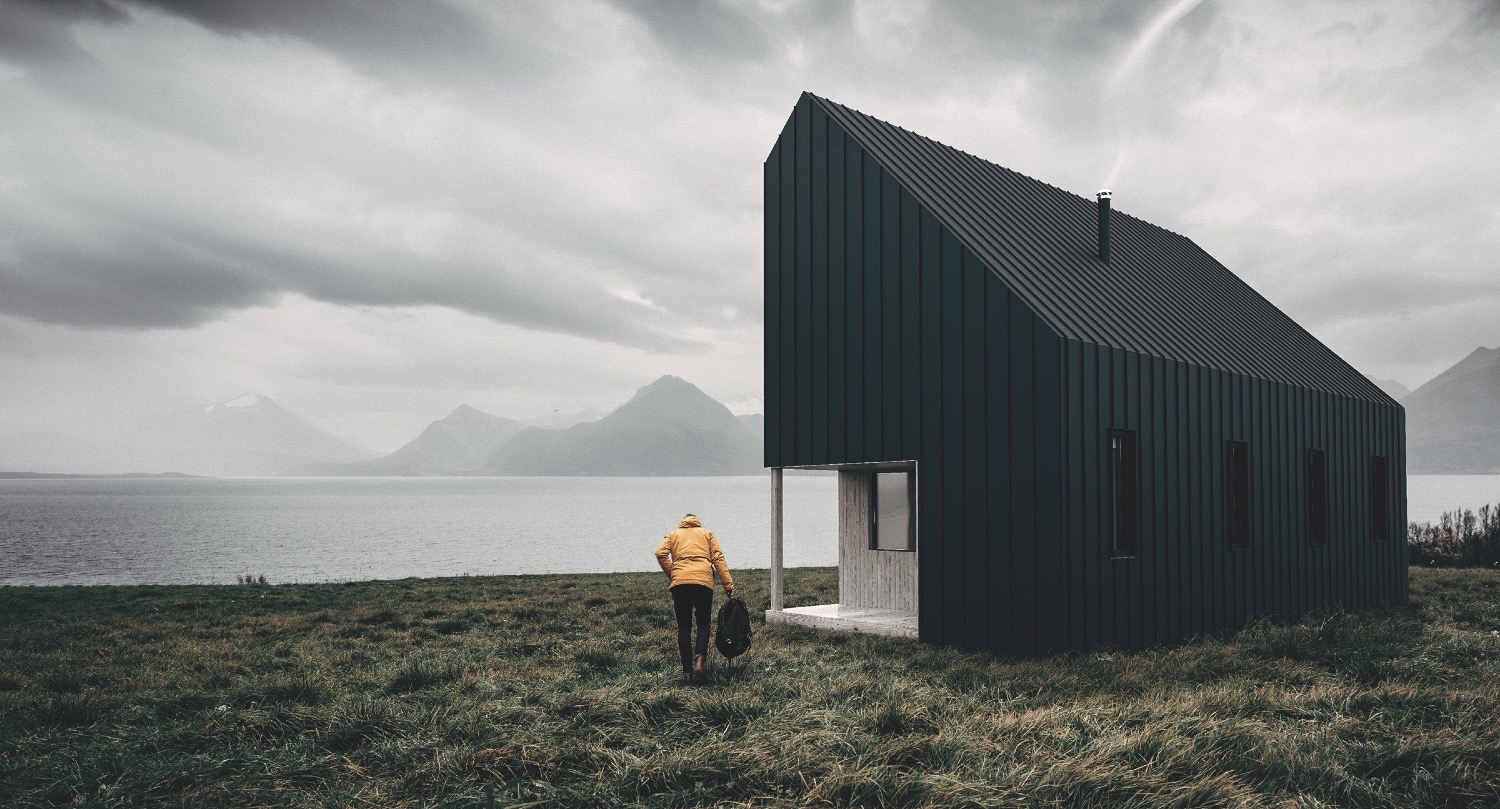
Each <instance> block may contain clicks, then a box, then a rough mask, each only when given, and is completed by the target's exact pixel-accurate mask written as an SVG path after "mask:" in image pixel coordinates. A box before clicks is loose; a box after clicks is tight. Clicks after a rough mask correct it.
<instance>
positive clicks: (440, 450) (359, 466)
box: [301, 405, 526, 477]
mask: <svg viewBox="0 0 1500 809" xmlns="http://www.w3.org/2000/svg"><path fill="white" fill-rule="evenodd" d="M525 429H526V425H525V424H522V423H521V422H519V421H515V420H513V419H507V418H503V417H501V416H492V415H490V414H489V413H485V412H483V411H480V410H475V409H474V408H472V407H469V406H468V405H460V406H459V407H457V408H456V409H454V411H453V412H452V413H449V414H448V415H446V416H444V417H443V418H441V419H438V420H437V421H434V422H433V423H431V424H429V425H427V428H426V429H424V430H423V431H422V433H421V434H420V435H418V436H417V437H416V438H413V439H412V440H411V441H408V442H407V443H406V444H405V445H403V446H402V447H401V448H400V449H397V450H396V451H395V452H392V453H391V454H389V455H386V456H384V457H381V458H374V459H372V460H368V461H358V462H355V463H341V464H317V465H314V466H310V467H307V468H305V469H302V470H301V472H302V473H303V474H308V475H350V476H355V475H368V476H392V477H401V476H417V475H463V474H472V473H474V472H476V471H479V470H481V469H483V468H484V467H485V465H486V464H488V463H489V459H490V456H491V455H493V454H494V453H495V450H497V449H499V448H500V447H501V446H502V445H504V444H505V442H507V441H509V440H510V439H512V438H514V437H515V436H516V435H517V434H519V433H520V432H521V431H522V430H525Z"/></svg>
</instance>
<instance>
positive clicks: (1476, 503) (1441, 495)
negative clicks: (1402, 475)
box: [1406, 475, 1500, 522]
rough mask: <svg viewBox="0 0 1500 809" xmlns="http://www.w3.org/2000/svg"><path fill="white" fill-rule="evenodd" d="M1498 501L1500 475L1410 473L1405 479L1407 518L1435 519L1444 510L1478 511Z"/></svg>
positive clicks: (1421, 520) (1499, 501) (1414, 519)
mask: <svg viewBox="0 0 1500 809" xmlns="http://www.w3.org/2000/svg"><path fill="white" fill-rule="evenodd" d="M1495 503H1500V475H1410V476H1408V477H1407V478H1406V518H1407V519H1408V520H1410V521H1412V522H1437V519H1438V517H1440V516H1442V514H1443V512H1445V511H1454V510H1456V509H1460V508H1467V509H1472V510H1474V511H1478V510H1479V507H1480V506H1483V505H1493V504H1495Z"/></svg>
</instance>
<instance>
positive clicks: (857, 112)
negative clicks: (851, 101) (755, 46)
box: [803, 90, 1192, 241]
mask: <svg viewBox="0 0 1500 809" xmlns="http://www.w3.org/2000/svg"><path fill="white" fill-rule="evenodd" d="M803 92H805V93H807V95H808V97H809V98H812V99H814V100H815V101H818V102H820V103H823V104H832V105H834V106H835V107H839V108H841V109H845V110H848V111H849V112H852V113H854V114H855V115H863V116H864V117H866V118H869V119H871V120H874V121H879V122H880V123H882V124H884V125H886V126H889V127H894V128H896V129H899V130H901V131H902V132H905V133H907V134H908V135H911V136H912V137H915V138H921V139H922V140H925V141H931V142H932V143H934V144H936V145H938V146H940V147H942V148H944V149H951V150H953V151H955V152H958V153H959V154H961V155H964V156H966V157H971V158H973V159H975V160H978V161H981V162H984V163H988V164H990V165H991V166H995V167H996V168H999V169H1002V170H1004V171H1008V172H1010V173H1012V174H1015V175H1016V176H1018V177H1024V178H1026V179H1027V180H1030V181H1031V182H1034V183H1036V184H1038V185H1043V186H1046V187H1047V188H1051V189H1053V190H1054V191H1059V192H1061V193H1064V194H1068V195H1070V196H1074V197H1077V198H1078V199H1081V200H1083V201H1084V202H1091V201H1092V200H1090V199H1089V198H1088V197H1086V196H1084V195H1082V194H1079V193H1076V192H1073V191H1069V190H1068V189H1066V188H1063V187H1062V186H1058V185H1053V184H1052V183H1049V182H1047V181H1046V180H1041V179H1038V178H1036V177H1033V176H1031V175H1030V174H1027V173H1026V172H1024V171H1017V170H1016V169H1013V168H1010V167H1009V166H1002V165H1000V164H999V163H996V162H995V161H993V160H987V159H985V158H983V157H980V156H979V155H977V154H974V153H973V152H967V151H964V150H963V149H960V148H958V147H957V146H953V145H951V144H947V143H943V142H942V141H940V140H938V139H936V138H930V137H928V136H926V135H923V134H922V133H920V132H915V131H912V130H910V129H907V128H906V127H904V126H902V125H900V124H897V123H892V122H890V121H887V120H885V119H884V118H880V117H878V116H874V115H871V114H870V113H868V112H865V111H863V110H858V109H855V108H854V107H851V106H849V105H847V104H840V103H839V102H837V101H834V100H833V99H831V98H824V97H823V96H820V95H818V94H816V93H812V92H808V91H806V90H804V91H803ZM1110 210H1111V211H1112V212H1113V213H1115V214H1117V215H1119V216H1123V217H1126V218H1128V219H1134V220H1135V221H1137V222H1140V223H1141V224H1143V225H1147V226H1149V227H1153V228H1156V229H1157V230H1160V231H1163V232H1166V233H1170V234H1172V235H1173V236H1176V237H1177V238H1179V239H1187V240H1188V241H1192V239H1191V238H1189V237H1188V236H1187V235H1185V234H1182V233H1178V232H1177V231H1175V230H1172V229H1171V228H1168V227H1162V226H1161V225H1158V224H1156V223H1155V222H1150V221H1147V220H1145V219H1142V218H1140V217H1139V216H1136V215H1135V214H1129V213H1125V212H1124V211H1122V210H1120V209H1119V208H1114V207H1113V206H1111V209H1110Z"/></svg>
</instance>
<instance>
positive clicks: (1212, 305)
mask: <svg viewBox="0 0 1500 809" xmlns="http://www.w3.org/2000/svg"><path fill="white" fill-rule="evenodd" d="M1109 204H1110V203H1109V197H1108V195H1107V193H1105V192H1101V197H1100V198H1099V199H1097V200H1094V199H1087V198H1084V197H1080V196H1078V195H1076V194H1072V193H1069V192H1067V191H1063V190H1061V189H1059V188H1054V187H1053V186H1050V185H1047V184H1046V183H1042V182H1038V181H1037V180H1033V179H1031V178H1030V177H1026V176H1024V175H1021V174H1018V173H1016V172H1014V171H1010V170H1009V169H1005V168H1002V167H1000V166H998V165H995V164H993V163H989V162H987V161H985V160H981V159H979V158H977V157H974V156H973V155H969V154H966V153H964V152H961V151H959V150H957V149H954V148H951V147H948V146H944V145H943V144H940V143H937V142H935V141H932V140H929V139H927V138H923V137H921V136H919V135H916V134H914V133H911V132H908V131H906V130H905V129H902V128H900V127H897V126H893V125H891V124H888V123H885V122H883V121H880V120H877V119H875V118H872V117H870V116H868V115H864V114H862V113H859V112H856V111H854V110H851V109H849V108H847V107H843V106H840V105H838V104H835V103H833V102H831V101H828V100H827V99H823V98H819V97H817V96H814V95H811V94H806V93H804V94H803V95H802V97H801V98H800V99H798V101H797V106H796V109H795V111H794V112H793V113H792V116H791V118H790V120H788V121H787V123H786V127H785V128H784V129H783V130H782V132H781V136H780V137H779V139H778V140H777V143H776V145H775V147H774V148H773V149H772V150H771V154H770V157H769V158H767V160H766V163H765V296H766V297H765V402H766V433H765V435H766V439H765V464H766V466H768V467H770V468H771V469H772V473H773V484H774V492H775V493H774V494H773V510H774V511H775V512H776V514H775V522H774V526H775V549H774V550H775V562H774V566H775V569H774V570H773V594H772V603H771V610H770V611H769V612H768V613H767V619H768V620H773V621H786V622H793V623H804V624H809V625H814V626H825V627H829V628H836V629H846V630H852V631H867V632H877V633H882V634H895V635H905V636H917V637H920V638H921V639H922V640H924V641H929V642H934V643H944V644H954V645H958V646H962V647H968V648H985V649H992V650H996V651H1000V652H1010V653H1018V654H1027V653H1034V652H1048V651H1053V650H1064V649H1079V650H1083V649H1090V648H1093V647H1096V646H1100V645H1106V646H1116V647H1127V648H1138V647H1141V646H1145V645H1149V644H1154V643H1172V642H1176V641H1179V640H1181V639H1183V638H1187V637H1189V636H1192V635H1194V634H1197V633H1201V632H1208V631H1213V630H1220V629H1231V628H1236V627H1240V626H1242V625H1244V624H1245V623H1246V621H1248V620H1249V619H1251V618H1253V617H1255V616H1284V617H1289V618H1290V617H1296V616H1298V615H1301V614H1303V613H1306V612H1308V611H1309V610H1315V609H1324V608H1329V607H1333V606H1336V605H1338V606H1345V607H1355V608H1359V607H1367V606H1371V605H1374V604H1379V603H1386V602H1393V601H1403V600H1405V598H1406V595H1407V575H1406V553H1405V547H1404V536H1405V525H1406V486H1405V484H1406V452H1405V439H1404V436H1405V427H1404V418H1405V416H1404V412H1403V410H1402V408H1401V406H1400V405H1398V404H1397V403H1396V402H1395V401H1394V400H1393V399H1391V398H1390V397H1389V396H1387V395H1386V394H1385V393H1383V392H1382V391H1381V390H1380V389H1379V388H1377V387H1376V386H1375V385H1374V384H1373V383H1371V382H1370V381H1369V380H1368V379H1366V378H1365V377H1364V376H1363V375H1362V374H1360V373H1359V372H1358V371H1356V370H1355V369H1354V368H1353V367H1351V366H1350V365H1349V364H1348V363H1346V362H1344V361H1343V360H1342V359H1340V358H1339V357H1338V356H1337V355H1336V354H1334V353H1333V352H1332V351H1331V350H1329V349H1328V348H1327V347H1326V346H1324V345H1323V344H1322V343H1321V342H1319V341H1318V340H1317V339H1316V338H1315V337H1313V336H1312V335H1311V334H1309V333H1308V332H1307V331H1306V330H1305V329H1303V328H1302V327H1300V326H1298V325H1297V324H1296V323H1295V322H1294V321H1292V320H1291V318H1289V317H1287V316H1286V315H1285V314H1283V313H1282V312H1281V311H1280V310H1279V309H1277V308H1276V307H1275V306H1273V305H1272V304H1271V303H1270V302H1269V301H1267V300H1266V299H1265V298H1263V297H1261V296H1260V295H1259V294H1257V293H1256V292H1255V290H1253V289H1251V288H1250V287H1249V286H1247V285H1246V284H1245V283H1244V282H1243V281H1241V280H1240V279H1239V278H1238V277H1236V276H1235V275H1234V274H1233V273H1231V272H1230V271H1229V270H1228V269H1226V268H1225V267H1224V266H1223V265H1221V264H1220V263H1219V262H1217V261H1215V260H1214V259H1213V257H1212V256H1209V255H1208V254H1207V253H1205V252H1204V251H1203V250H1201V249H1200V248H1199V247H1198V246H1197V245H1196V244H1194V243H1193V242H1192V241H1191V240H1190V239H1188V238H1186V237H1183V236H1180V235H1178V234H1176V233H1172V232H1170V231H1168V230H1165V229H1163V228H1160V227H1157V226H1155V225H1152V224H1149V223H1147V222H1143V221H1141V220H1140V219H1137V218H1135V217H1132V216H1128V215H1125V214H1122V213H1120V212H1118V211H1111V210H1110V207H1109ZM786 468H811V469H836V470H839V473H840V474H839V509H840V518H839V526H840V597H839V603H838V604H832V605H823V606H818V607H804V608H798V609H783V606H782V593H781V576H780V560H781V535H782V532H781V523H780V521H781V510H780V480H781V474H780V470H782V469H786Z"/></svg>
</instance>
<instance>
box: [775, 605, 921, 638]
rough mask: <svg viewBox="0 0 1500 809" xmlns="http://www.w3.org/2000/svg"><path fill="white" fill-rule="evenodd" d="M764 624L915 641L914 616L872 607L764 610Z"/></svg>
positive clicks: (915, 622)
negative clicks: (788, 625)
mask: <svg viewBox="0 0 1500 809" xmlns="http://www.w3.org/2000/svg"><path fill="white" fill-rule="evenodd" d="M766 623H768V624H792V625H794V626H806V627H811V628H813V629H826V630H828V631H831V632H851V633H856V634H860V635H879V636H881V637H886V638H911V639H912V640H916V639H917V616H916V613H911V612H900V611H898V610H882V609H875V608H873V607H851V606H849V605H846V604H819V605H817V606H815V607H789V608H787V609H784V610H781V611H779V612H778V611H776V610H766Z"/></svg>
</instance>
